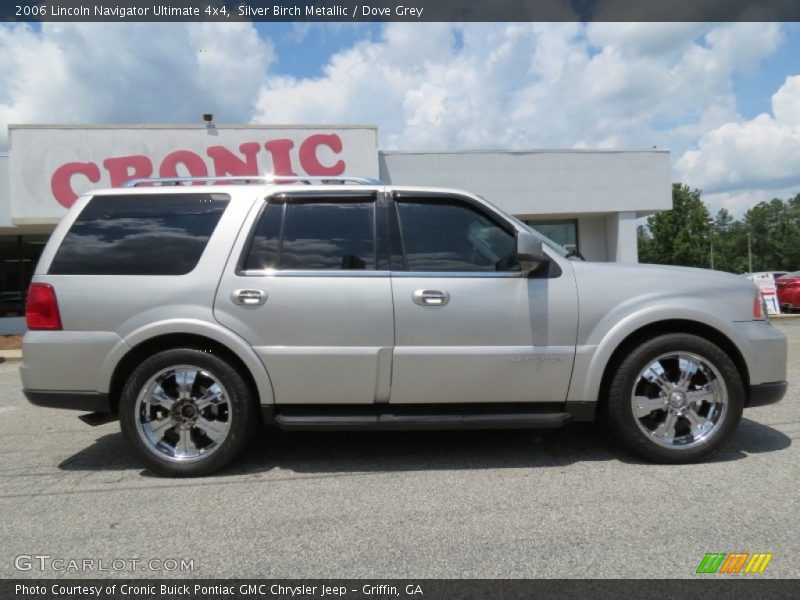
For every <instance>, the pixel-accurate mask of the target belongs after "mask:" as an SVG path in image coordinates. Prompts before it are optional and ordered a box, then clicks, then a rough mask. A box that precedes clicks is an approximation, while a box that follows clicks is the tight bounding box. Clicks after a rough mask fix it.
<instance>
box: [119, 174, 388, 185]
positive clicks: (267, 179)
mask: <svg viewBox="0 0 800 600" xmlns="http://www.w3.org/2000/svg"><path fill="white" fill-rule="evenodd" d="M221 181H227V182H230V183H275V184H281V183H305V184H307V185H311V182H312V181H319V182H321V183H323V184H325V183H328V182H335V183H342V184H345V183H357V184H359V185H383V184H382V183H381V181H379V180H378V179H371V178H369V177H347V176H329V175H228V176H222V177H149V178H143V179H131V180H130V181H128V182H126V183H125V184H123V187H137V186H140V185H145V184H149V185H156V186H162V185H185V184H192V183H200V182H208V183H218V182H221Z"/></svg>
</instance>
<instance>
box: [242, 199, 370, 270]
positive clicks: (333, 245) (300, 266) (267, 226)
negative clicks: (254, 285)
mask: <svg viewBox="0 0 800 600" xmlns="http://www.w3.org/2000/svg"><path fill="white" fill-rule="evenodd" d="M276 200H277V201H270V203H269V204H267V206H266V207H265V208H264V210H263V211H262V213H261V217H260V218H259V221H258V224H257V225H256V228H255V232H254V235H253V238H252V241H251V243H250V247H249V249H248V251H247V254H246V256H245V259H244V262H243V267H244V269H245V270H264V269H285V270H321V271H335V270H374V269H375V264H376V258H375V201H374V200H373V199H372V198H370V199H366V198H331V199H328V198H314V199H291V200H290V201H288V202H281V201H280V200H281V199H276Z"/></svg>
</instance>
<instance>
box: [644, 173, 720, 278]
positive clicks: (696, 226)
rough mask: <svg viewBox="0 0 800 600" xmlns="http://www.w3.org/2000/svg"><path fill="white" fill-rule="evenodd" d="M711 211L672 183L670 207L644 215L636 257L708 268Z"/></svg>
mask: <svg viewBox="0 0 800 600" xmlns="http://www.w3.org/2000/svg"><path fill="white" fill-rule="evenodd" d="M709 220H710V214H709V212H708V209H707V208H706V206H705V204H703V201H702V199H701V197H700V190H696V189H695V190H691V189H689V187H688V186H685V185H682V184H680V183H673V184H672V210H667V211H664V212H660V213H657V214H655V215H652V216H650V217H648V218H647V228H646V229H644V228H640V230H639V243H640V247H639V260H640V261H641V262H646V263H655V264H665V265H683V266H687V267H706V268H707V267H710V259H711V257H710V243H709V242H710V239H709V232H710V227H709Z"/></svg>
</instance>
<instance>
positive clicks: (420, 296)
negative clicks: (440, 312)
mask: <svg viewBox="0 0 800 600" xmlns="http://www.w3.org/2000/svg"><path fill="white" fill-rule="evenodd" d="M411 299H412V300H413V301H414V304H419V305H420V306H444V305H445V304H447V303H448V302H450V294H448V293H447V292H442V291H440V290H417V291H415V292H414V293H413V294H411Z"/></svg>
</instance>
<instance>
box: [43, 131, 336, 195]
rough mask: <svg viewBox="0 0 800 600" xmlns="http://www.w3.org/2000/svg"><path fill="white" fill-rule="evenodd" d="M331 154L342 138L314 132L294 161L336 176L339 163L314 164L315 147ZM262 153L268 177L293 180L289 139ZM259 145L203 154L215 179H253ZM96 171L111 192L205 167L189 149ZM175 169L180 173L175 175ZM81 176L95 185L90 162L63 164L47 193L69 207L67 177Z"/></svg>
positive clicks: (114, 161) (271, 143) (115, 160)
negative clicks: (156, 176)
mask: <svg viewBox="0 0 800 600" xmlns="http://www.w3.org/2000/svg"><path fill="white" fill-rule="evenodd" d="M323 146H324V147H325V148H327V149H328V150H327V151H325V152H326V153H327V152H331V153H333V154H334V155H338V154H341V153H342V149H343V145H342V139H341V138H340V137H339V136H338V135H336V134H335V133H328V134H325V133H317V134H313V135H310V136H308V137H307V138H306V139H305V140H303V141H302V143H301V144H300V148H299V152H298V154H299V159H300V160H299V162H300V167H301V169H298V170H300V171H302V172H303V173H306V174H308V175H316V176H326V175H328V176H336V175H342V174H343V173H344V172H345V169H346V165H345V161H344V160H341V159H339V160H336V162H334V163H333V164H332V165H325V164H322V163H323V161H324V162H328V160H327V159H320V156H319V153H320V148H322V147H323ZM264 148H265V149H266V151H267V153H268V154H269V158H271V161H272V172H273V173H274V174H276V175H297V173H296V172H295V169H294V168H293V166H292V150H293V149H294V141H292V140H291V139H283V138H281V139H275V140H268V141H267V142H266V143H265V144H264ZM260 150H261V145H260V144H259V143H258V142H245V143H243V144H241V145H239V152H240V153H241V155H237V154H236V153H235V152H233V151H231V150H229V149H228V148H226V147H225V146H220V145H217V146H209V147H208V148H207V149H206V154H208V156H209V157H210V158H211V163H212V165H211V166H212V167H213V172H214V174H215V175H216V176H218V177H226V176H248V175H254V176H255V175H259V174H261V173H262V172H263V171H262V169H263V168H264V166H263V165H262V166H261V167H260V166H259V156H258V153H259V151H260ZM102 166H103V167H104V168H105V170H106V172H107V173H108V178H109V182H110V184H111V186H112V187H119V186H121V185H123V184H124V183H125V182H127V181H129V180H131V179H140V178H146V177H151V176H152V175H153V172H154V170H155V168H156V166H158V174H159V175H160V176H161V177H185V176H186V175H187V174H188V176H190V177H208V174H209V165H207V163H206V159H204V158H203V157H202V156H200V155H199V154H196V153H195V152H192V151H190V150H175V151H173V152H170V153H169V154H167V155H166V156H165V157H164V159H163V160H162V161H161V163H160V164H158V162H157V159H154V158H153V157H149V156H145V155H141V154H132V155H129V156H114V157H109V158H106V159H105V160H103V161H102ZM179 170H180V173H179V172H178V171H179ZM75 175H82V176H84V177H86V179H88V180H89V181H90V182H91V183H98V182H99V181H100V168H99V167H98V164H97V163H94V162H69V163H65V164H63V165H61V166H60V167H58V168H57V169H56V170H55V172H54V173H53V176H52V178H51V179H50V189H51V190H52V192H53V197H54V198H55V199H56V200H57V201H58V203H59V204H60V205H61V206H64V207H65V208H69V207H70V206H72V205H73V204H74V203H75V200H77V199H78V195H77V194H76V193H75V191H74V190H73V189H72V183H71V181H72V177H73V176H75Z"/></svg>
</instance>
